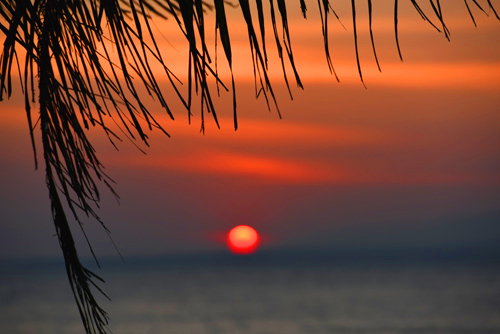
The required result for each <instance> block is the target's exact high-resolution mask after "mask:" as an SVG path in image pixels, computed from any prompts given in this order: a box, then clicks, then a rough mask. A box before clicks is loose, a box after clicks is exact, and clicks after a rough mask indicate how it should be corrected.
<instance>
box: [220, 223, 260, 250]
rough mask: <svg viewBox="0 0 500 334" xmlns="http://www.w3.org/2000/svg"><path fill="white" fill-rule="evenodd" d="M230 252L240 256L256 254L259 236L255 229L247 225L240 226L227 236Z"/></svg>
mask: <svg viewBox="0 0 500 334" xmlns="http://www.w3.org/2000/svg"><path fill="white" fill-rule="evenodd" d="M227 245H228V248H229V250H230V251H231V252H232V253H234V254H238V255H248V254H252V253H255V251H256V250H257V247H258V245H259V234H258V233H257V231H255V229H254V228H252V227H250V226H247V225H238V226H236V227H234V228H233V229H231V231H229V233H228V235H227Z"/></svg>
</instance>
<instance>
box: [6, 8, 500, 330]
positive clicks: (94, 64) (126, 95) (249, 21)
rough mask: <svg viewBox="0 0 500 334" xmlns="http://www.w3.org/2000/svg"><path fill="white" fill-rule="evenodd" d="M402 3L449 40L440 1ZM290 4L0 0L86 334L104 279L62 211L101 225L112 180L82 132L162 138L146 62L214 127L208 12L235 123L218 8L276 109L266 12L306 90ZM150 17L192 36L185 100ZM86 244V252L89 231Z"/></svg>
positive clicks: (98, 317)
mask: <svg viewBox="0 0 500 334" xmlns="http://www.w3.org/2000/svg"><path fill="white" fill-rule="evenodd" d="M366 1H367V5H368V10H369V13H368V14H369V20H368V22H367V24H368V26H369V31H370V38H371V47H372V50H373V54H374V56H375V59H376V63H377V66H378V67H379V69H380V66H379V61H378V58H377V54H376V47H375V42H374V34H373V31H372V1H371V0H366ZM408 1H410V3H411V4H412V5H413V7H414V8H415V10H416V11H417V12H418V14H420V16H421V17H422V19H423V20H425V21H426V22H427V23H429V24H431V25H432V26H433V27H434V28H435V29H436V30H437V31H439V32H441V33H443V34H444V36H445V37H446V38H448V39H449V30H448V28H447V26H446V23H445V21H444V18H443V17H444V16H443V11H442V7H441V4H440V1H439V0H430V4H431V8H432V12H431V13H425V12H424V11H423V10H422V8H421V6H420V5H419V3H418V2H417V1H416V0H408ZM291 4H292V2H291V1H287V2H285V0H276V1H275V0H270V1H269V5H268V6H267V7H265V6H264V5H263V1H262V0H255V2H252V1H249V0H238V1H236V0H235V1H234V2H231V1H225V0H214V1H208V0H207V1H204V0H86V1H83V0H68V1H62V0H0V30H1V35H2V38H3V40H4V43H3V50H2V54H1V58H0V100H3V99H4V98H5V97H10V96H11V94H12V92H13V86H12V81H13V80H15V79H16V77H17V76H18V77H19V80H20V81H21V89H22V92H23V94H24V100H25V110H26V114H27V120H28V123H29V128H30V136H31V142H32V145H33V150H34V151H35V163H36V164H37V165H38V162H37V154H36V149H37V148H36V145H35V142H36V141H35V138H34V131H35V127H36V126H39V128H40V129H41V137H42V141H41V143H42V156H43V164H44V168H45V173H46V184H47V188H48V191H49V197H50V203H51V209H52V217H53V221H54V224H55V228H56V231H57V236H58V239H59V244H60V247H61V250H62V252H63V255H64V260H65V263H66V271H67V275H68V279H69V283H70V286H71V289H72V291H73V294H74V296H75V300H76V303H77V306H78V309H79V311H80V315H81V319H82V322H83V325H84V327H85V331H86V332H87V333H105V332H106V325H107V322H108V316H107V314H106V312H105V311H104V310H103V309H102V308H101V307H100V306H99V305H98V303H97V301H96V300H95V298H94V295H93V289H94V288H95V289H97V290H98V291H100V292H101V293H103V292H102V291H101V290H100V288H99V287H98V285H97V283H96V281H102V279H101V278H100V277H98V276H97V275H96V274H95V273H93V272H91V271H90V270H88V269H87V268H85V267H84V266H83V265H82V264H81V263H80V260H79V257H78V253H77V249H76V247H75V243H74V240H73V232H72V228H71V227H70V220H71V219H70V218H68V213H69V215H70V216H72V218H73V219H74V220H75V221H76V222H77V223H78V224H79V226H80V228H81V230H82V231H83V233H84V234H85V230H84V228H83V224H82V222H81V220H80V215H85V216H89V217H93V218H95V220H97V221H98V222H99V223H100V224H101V225H102V226H103V228H104V229H105V231H106V232H107V233H109V231H108V230H107V229H106V227H105V225H104V223H103V222H102V221H101V220H100V218H99V216H98V214H97V213H96V209H97V208H98V207H99V200H100V195H99V187H100V186H99V184H100V182H102V183H104V185H106V186H107V187H108V188H109V189H111V191H112V192H113V193H114V191H113V188H112V186H111V185H112V183H113V180H112V179H111V178H110V177H109V176H107V175H106V174H105V173H104V170H103V166H102V165H101V163H100V161H99V159H98V157H97V155H96V152H95V150H94V148H93V146H92V144H91V142H90V141H89V139H88V138H87V134H86V132H85V131H86V130H88V129H89V128H90V127H91V126H92V127H99V128H102V129H103V130H104V131H105V133H106V134H107V136H108V138H109V140H110V142H111V143H112V145H114V146H116V143H117V142H118V141H121V137H120V135H118V134H117V133H115V132H116V131H115V130H112V129H114V127H111V126H108V124H109V122H112V123H113V124H115V123H116V124H119V125H120V127H119V128H120V129H121V130H122V131H123V133H124V135H125V136H127V137H129V138H131V139H138V140H141V141H142V142H144V143H145V144H146V145H148V136H147V134H146V130H148V131H149V130H152V129H153V128H156V129H159V130H160V131H163V132H164V133H165V134H166V135H168V133H167V131H166V130H165V129H164V128H163V127H162V125H160V124H159V123H158V122H157V120H156V119H155V117H154V115H152V114H151V113H150V112H149V111H148V109H147V108H146V107H145V105H144V101H143V97H141V95H140V94H139V89H145V90H146V91H147V92H148V94H149V95H151V96H153V97H154V98H155V99H156V100H157V101H158V103H159V104H160V105H161V106H162V107H163V108H164V109H165V112H166V113H167V114H168V115H169V116H170V117H171V118H172V119H173V118H174V115H173V111H172V109H171V107H170V106H169V102H168V101H167V99H166V98H165V97H164V95H163V93H162V90H161V89H160V87H159V85H158V78H159V76H160V75H159V74H158V73H154V72H153V70H152V64H153V63H156V64H160V65H161V67H162V68H163V73H162V74H161V76H162V77H163V78H167V80H168V82H169V84H170V86H171V88H172V89H173V91H174V92H175V94H176V96H177V98H178V100H179V101H180V102H181V104H182V105H183V106H184V108H185V109H186V110H187V112H188V114H189V115H192V112H193V108H194V107H193V103H192V101H193V96H194V95H195V94H196V96H197V97H198V98H199V101H200V103H199V104H197V106H198V107H196V108H198V110H197V111H198V112H200V114H201V120H202V121H201V122H202V123H201V128H202V130H203V129H204V122H205V117H204V115H205V114H206V113H209V114H210V115H211V117H212V118H213V120H214V121H215V122H216V124H217V125H218V119H217V110H216V109H215V107H214V103H213V99H212V96H213V92H212V91H211V89H210V83H211V82H215V83H217V85H218V87H219V85H220V86H222V87H223V88H224V89H226V90H229V89H228V88H226V86H225V85H224V83H223V82H222V81H221V80H220V79H219V77H218V75H217V69H216V68H214V66H213V65H212V59H211V57H212V54H211V53H210V52H209V50H208V46H207V42H206V37H205V30H206V29H207V28H210V29H213V28H214V27H207V23H206V21H205V17H206V15H215V29H216V32H217V35H218V38H219V40H220V41H221V43H222V49H223V51H224V54H225V58H226V61H227V64H228V66H229V68H230V72H231V81H232V82H231V87H232V88H231V89H230V90H231V91H232V99H233V112H234V127H235V129H236V128H237V127H238V122H237V112H236V110H237V103H236V102H237V101H236V93H235V80H234V76H233V65H232V64H233V55H232V47H231V39H230V34H229V30H228V15H227V14H226V13H227V11H228V10H239V11H240V12H241V14H242V16H243V19H244V22H245V24H246V28H247V32H248V43H249V45H250V52H251V57H252V61H253V70H254V74H255V82H256V85H257V95H260V96H263V98H264V99H265V100H266V102H267V105H268V107H269V108H270V107H271V106H274V107H275V108H276V109H277V110H278V113H279V108H278V103H277V99H276V95H275V93H274V91H273V88H272V84H271V80H270V77H269V75H268V53H267V47H266V30H265V27H266V22H267V21H268V20H270V21H271V23H272V33H271V35H272V37H273V38H272V39H273V41H274V44H275V46H276V48H277V50H278V57H279V60H280V63H281V66H282V72H283V78H284V81H285V83H286V86H287V88H288V91H289V92H290V94H291V90H290V84H289V78H288V75H289V74H290V73H287V71H286V68H291V71H292V76H293V79H294V80H295V82H296V84H297V85H298V87H301V88H303V85H302V82H301V79H300V76H299V73H298V71H297V69H296V66H295V61H294V57H293V49H292V44H291V36H290V32H289V21H288V15H287V8H289V6H290V5H291ZM350 4H351V8H352V20H353V28H354V29H353V37H354V47H355V50H356V60H357V68H358V72H359V77H360V79H361V81H363V73H362V69H361V64H360V60H359V54H358V39H357V27H358V25H359V24H360V22H358V21H359V20H358V18H357V12H356V1H355V0H351V3H350ZM293 5H294V6H295V5H300V8H301V11H302V14H303V16H304V18H306V17H307V11H308V10H309V8H308V7H307V6H312V5H311V3H309V2H308V3H306V1H304V0H300V3H298V4H296V3H295V2H293ZM313 5H314V6H315V7H316V8H317V10H318V11H319V13H320V17H321V26H322V29H321V32H319V33H321V34H322V35H323V37H324V39H323V40H324V50H325V55H326V62H327V64H328V68H329V70H330V72H331V73H332V74H333V75H334V76H335V77H337V74H336V72H335V69H334V64H333V61H332V58H331V56H330V51H329V35H328V32H329V26H328V23H329V20H330V19H331V17H332V16H333V17H337V18H338V16H337V14H336V12H335V10H334V8H333V3H332V2H331V1H328V0H318V1H317V4H313ZM398 6H399V1H398V0H395V1H394V33H395V34H394V37H395V40H396V43H397V51H398V53H399V56H400V57H401V59H402V53H401V50H400V47H399V37H398ZM464 6H465V7H466V8H467V10H468V13H469V15H470V18H471V20H472V22H473V23H474V24H475V19H474V16H473V14H472V11H471V9H470V8H471V6H476V7H477V8H479V9H480V10H481V11H483V12H484V13H485V14H486V13H487V12H490V13H493V15H494V16H495V17H496V18H497V19H500V18H499V16H498V13H497V12H496V10H495V8H494V6H493V5H492V3H491V1H490V0H486V1H485V2H484V4H483V6H481V5H480V4H479V3H478V2H477V1H475V0H472V2H469V1H467V0H464ZM264 8H268V9H266V10H265V9H264ZM254 16H256V18H255V17H254ZM155 17H157V18H159V19H163V18H169V19H174V20H175V22H176V23H177V25H178V28H179V29H180V31H181V32H182V34H183V36H184V37H185V39H186V40H187V42H188V45H189V46H188V47H189V56H188V57H189V67H188V72H189V73H188V79H187V96H185V95H186V94H185V93H183V91H181V89H180V88H179V86H180V84H181V82H180V80H179V79H178V78H177V77H176V76H175V74H174V70H173V69H170V68H169V67H168V64H167V63H166V61H164V58H163V57H162V54H161V52H160V48H159V46H158V45H157V43H156V40H155V34H154V33H153V29H152V26H151V23H152V20H153V18H155ZM146 41H150V42H146ZM21 57H22V58H24V59H22V58H21ZM337 79H338V78H337ZM193 93H195V94H193ZM36 101H38V105H39V107H38V110H36V111H35V110H33V107H34V104H35V102H36ZM115 195H116V194H115ZM116 196H118V195H116ZM87 242H88V244H89V247H90V249H91V250H92V247H91V245H90V241H89V240H88V239H87ZM92 254H93V251H92ZM94 257H95V255H94ZM96 261H97V259H96Z"/></svg>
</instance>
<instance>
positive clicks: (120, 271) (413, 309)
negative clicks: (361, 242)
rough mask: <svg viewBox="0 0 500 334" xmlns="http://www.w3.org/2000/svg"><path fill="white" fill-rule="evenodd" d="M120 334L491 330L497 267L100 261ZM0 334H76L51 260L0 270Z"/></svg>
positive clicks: (61, 274) (496, 315)
mask: <svg viewBox="0 0 500 334" xmlns="http://www.w3.org/2000/svg"><path fill="white" fill-rule="evenodd" d="M102 265H103V268H104V269H103V271H102V272H101V274H102V276H104V277H105V278H106V281H107V283H106V284H105V285H104V290H105V291H106V292H107V293H108V295H109V296H110V297H111V299H112V301H111V302H108V301H106V300H104V299H101V300H102V304H103V306H104V308H105V309H106V310H107V311H108V313H109V315H110V317H111V322H110V325H109V329H110V330H111V331H112V332H113V333H115V334H128V333H160V334H162V333H169V334H176V333H190V334H197V333H200V334H204V333H214V334H215V333H218V334H219V333H220V334H224V333H228V334H229V333H231V334H244V333H262V334H265V333H286V334H293V333H308V334H309V333H311V334H314V333H339V334H343V333H370V334H382V333H383V334H389V333H429V334H433V333H436V334H437V333H440V334H441V333H450V334H451V333H471V334H473V333H478V334H481V333H484V334H485V333H491V334H493V333H500V265H499V264H498V263H495V262H489V263H474V262H473V261H472V262H471V261H469V262H467V263H464V262H457V261H446V260H442V261H433V262H431V263H429V262H427V261H388V262H387V261H385V262H384V261H378V262H377V261H336V260H331V259H330V260H326V259H321V258H319V259H318V258H315V259H311V260H310V261H309V260H307V259H297V260H296V261H295V260H294V257H293V256H291V257H290V256H289V257H288V258H286V259H285V258H280V257H279V256H276V257H274V258H271V259H267V260H266V259H265V257H261V258H233V257H228V256H215V257H211V258H207V257H198V258H197V257H186V258H179V257H177V258H170V259H169V258H163V259H140V260H139V259H138V260H127V262H125V263H118V262H113V261H111V262H105V263H103V264H102ZM0 333H40V334H42V333H43V334H45V333H47V334H48V333H69V334H71V333H83V327H82V326H81V322H80V319H79V315H78V312H77V309H76V306H75V304H74V301H73V297H72V295H71V293H70V288H69V286H68V284H67V279H66V276H65V271H64V268H63V267H62V264H61V263H53V264H51V263H48V262H47V263H45V264H44V263H40V264H39V265H32V264H27V263H24V264H22V263H21V264H19V263H18V264H14V263H6V264H3V265H2V269H1V276H0Z"/></svg>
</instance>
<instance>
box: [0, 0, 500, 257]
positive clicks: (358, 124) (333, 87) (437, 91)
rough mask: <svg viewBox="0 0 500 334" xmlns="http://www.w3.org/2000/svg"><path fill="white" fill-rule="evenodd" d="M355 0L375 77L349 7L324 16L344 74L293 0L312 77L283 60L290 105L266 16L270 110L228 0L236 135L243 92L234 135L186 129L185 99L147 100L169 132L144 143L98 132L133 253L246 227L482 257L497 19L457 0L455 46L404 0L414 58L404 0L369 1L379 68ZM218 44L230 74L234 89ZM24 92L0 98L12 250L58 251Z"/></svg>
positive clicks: (490, 221)
mask: <svg viewBox="0 0 500 334" xmlns="http://www.w3.org/2000/svg"><path fill="white" fill-rule="evenodd" d="M297 3H298V2H297ZM358 3H359V5H358V8H357V11H358V13H357V14H358V18H359V21H358V22H359V23H358V38H359V47H360V49H359V51H360V60H361V66H362V70H363V78H364V83H365V85H366V88H365V87H364V86H363V84H362V83H361V81H360V78H359V75H358V72H357V67H356V60H355V53H354V52H355V51H354V41H353V34H352V33H353V28H352V20H351V12H350V2H348V1H343V2H338V4H337V5H336V6H337V7H334V9H336V11H337V13H338V14H339V16H340V19H341V23H339V22H338V21H336V20H334V19H331V21H330V22H329V24H330V48H331V52H332V60H333V64H334V67H335V70H336V72H337V74H338V76H339V79H340V82H337V81H336V80H335V77H334V76H332V75H331V74H330V73H329V71H328V66H327V63H326V58H325V55H324V49H323V39H322V35H321V23H320V22H321V21H320V18H319V16H318V12H317V9H316V7H315V2H309V10H308V12H307V13H308V19H307V20H304V19H303V18H302V17H301V13H300V8H299V7H298V5H297V6H295V7H294V6H290V7H289V15H290V18H289V19H290V22H289V25H290V33H291V38H292V48H293V51H294V57H295V62H296V64H297V70H298V72H299V75H300V76H301V78H302V80H303V83H304V88H305V89H304V90H301V89H299V88H297V87H296V85H295V83H294V82H293V76H292V74H291V72H290V68H289V67H287V70H288V74H289V79H290V82H291V85H290V86H291V88H292V95H293V100H291V99H290V97H289V95H288V92H287V90H286V87H285V85H284V82H283V78H282V73H281V66H280V64H279V61H278V59H277V54H276V50H275V48H273V47H272V41H273V39H272V38H273V36H272V35H271V27H270V26H268V27H267V28H268V29H267V31H268V40H267V42H268V46H269V56H270V59H271V60H270V76H271V79H272V84H273V87H274V89H275V92H276V96H277V100H278V106H279V110H280V112H281V116H282V117H281V119H280V117H279V115H278V112H277V110H276V108H273V107H271V110H270V111H269V110H268V109H267V107H266V104H265V101H264V100H263V99H262V98H259V99H256V98H255V91H254V84H253V77H252V75H253V72H252V66H251V58H250V52H249V45H248V41H247V40H246V38H247V37H246V31H245V27H244V25H243V21H242V19H241V17H240V16H239V15H240V14H239V13H238V11H237V10H231V9H229V8H228V12H229V14H228V15H229V16H230V18H229V22H228V25H229V31H230V34H231V38H232V45H233V57H234V65H233V66H234V74H235V79H236V91H237V103H238V119H239V129H238V130H237V131H234V128H233V126H232V124H233V119H232V105H231V104H232V100H231V98H232V96H231V93H222V94H221V97H220V98H219V99H217V100H216V101H215V102H216V108H217V111H218V117H219V120H220V124H221V129H217V127H216V125H215V123H214V122H213V121H211V119H210V117H207V120H206V121H207V124H206V131H205V134H201V133H200V117H199V115H197V114H196V113H195V115H194V117H193V119H192V121H191V124H189V123H188V117H187V112H186V111H185V110H182V108H180V107H179V106H178V105H177V107H176V108H175V110H176V111H175V112H174V116H175V118H176V119H175V121H172V120H170V119H169V118H168V117H167V115H166V114H165V113H164V112H162V110H161V108H160V107H159V106H158V105H157V104H155V103H154V102H148V108H149V110H150V111H151V112H152V113H154V114H155V115H157V117H158V120H159V121H160V122H161V124H162V125H163V126H164V127H165V129H166V130H167V131H168V132H169V134H170V135H171V138H168V137H166V136H165V135H164V134H162V133H161V132H160V131H153V132H151V133H149V134H148V135H149V136H150V144H151V147H146V146H145V145H143V144H141V143H137V145H139V146H140V147H141V149H143V150H144V151H145V152H146V153H147V154H143V153H141V152H140V151H139V150H138V149H137V148H136V147H135V146H134V145H133V144H131V143H130V142H129V141H127V140H124V142H123V143H120V144H119V151H116V150H115V149H114V147H113V146H112V145H111V144H110V143H109V141H107V139H106V137H105V136H104V134H103V133H102V130H100V129H97V128H95V129H91V131H89V133H88V135H89V138H90V139H91V141H92V142H93V144H94V146H95V147H96V149H97V153H98V156H99V157H100V159H101V162H102V163H103V164H104V166H105V167H106V172H107V173H108V175H110V176H111V177H112V178H113V179H114V180H115V181H116V182H117V184H116V185H115V190H116V191H117V193H118V194H119V195H120V200H119V203H118V201H116V200H115V198H114V197H113V196H112V194H111V193H110V192H109V191H108V190H107V189H106V188H105V186H104V185H102V187H101V190H102V191H101V193H102V195H103V200H102V203H101V209H100V210H99V214H100V216H101V218H102V219H103V221H104V222H105V224H106V226H107V227H108V228H109V229H110V230H111V235H112V237H113V240H114V242H115V243H116V245H117V247H118V248H119V250H120V252H121V253H122V254H123V255H124V256H125V257H133V256H150V255H162V254H184V253H193V252H194V253H203V252H217V251H225V250H226V245H225V235H226V233H227V232H228V231H229V230H230V229H231V228H232V227H233V226H235V225H239V224H246V225H250V226H253V227H254V228H255V229H256V230H257V231H259V233H260V235H261V247H260V250H259V251H261V252H265V251H266V250H267V251H270V250H319V251H325V252H335V251H336V250H338V249H341V248H351V249H365V250H371V249H389V250H392V251H394V252H398V251H402V250H405V249H410V248H426V249H445V250H455V249H466V250H470V251H471V252H473V251H474V250H478V249H483V248H486V249H487V248H488V247H494V246H495V245H497V244H498V242H499V241H500V204H499V203H500V202H499V201H498V198H500V131H499V125H500V107H499V106H500V22H499V21H498V20H496V19H495V18H494V16H493V15H492V14H491V13H490V14H491V15H490V16H489V17H486V15H484V14H482V13H481V12H480V11H479V10H477V9H476V8H472V10H473V13H474V15H475V19H476V23H477V28H475V27H474V25H473V23H472V21H471V20H470V17H469V16H468V13H467V10H466V8H465V6H464V5H463V3H462V2H452V1H448V2H446V3H443V11H444V15H445V20H446V22H447V23H448V28H449V30H450V32H451V35H450V38H451V41H450V42H448V41H447V40H446V39H445V37H444V35H443V34H440V33H438V32H437V31H435V30H434V29H433V28H432V27H431V26H430V25H429V24H427V23H426V22H424V21H423V20H422V19H421V18H420V16H419V15H418V14H417V13H416V12H415V10H414V9H412V8H411V7H410V6H411V5H410V4H409V2H408V3H406V2H402V3H401V4H400V6H401V7H400V10H401V13H400V18H399V41H400V46H401V51H402V54H403V58H404V61H403V62H401V61H400V59H399V57H398V53H397V48H396V43H395V39H394V30H393V24H394V22H393V16H392V15H393V8H392V7H391V6H392V5H388V4H387V2H381V3H374V21H373V31H374V34H375V43H376V47H377V55H378V59H379V61H380V65H381V69H382V72H379V71H378V69H377V67H376V63H375V61H374V57H373V53H372V51H371V44H370V39H369V31H368V29H367V15H366V13H367V8H366V4H361V2H359V1H358ZM494 4H495V2H494ZM348 5H349V6H348ZM497 6H498V7H500V3H499V4H498V5H497ZM424 7H425V6H424ZM427 10H428V8H427ZM429 13H430V12H429ZM212 21H213V20H212ZM212 21H210V19H208V22H209V24H210V23H211V22H212ZM434 21H436V20H435V19H434ZM155 23H156V25H157V27H158V29H159V30H160V31H161V33H162V34H163V36H166V37H165V38H159V43H160V48H161V49H162V52H164V55H165V59H166V61H167V62H168V64H169V66H170V68H172V69H174V71H175V72H176V74H178V76H179V78H181V79H185V78H186V76H185V73H186V68H185V64H186V59H187V49H186V48H185V43H184V42H183V41H182V37H181V36H179V35H178V34H173V33H171V31H172V29H174V30H175V22H173V20H168V21H167V22H162V21H158V20H157V21H155ZM344 27H345V29H344ZM207 33H208V35H209V38H211V39H212V40H213V32H207ZM219 47H220V45H219ZM219 52H220V53H219V67H220V68H219V70H220V73H221V77H222V78H223V79H224V80H225V81H226V82H227V83H228V84H230V77H229V72H228V68H227V64H225V63H224V62H223V54H222V53H221V50H219ZM287 66H288V65H287ZM157 70H158V71H159V68H158V69H157ZM162 80H164V78H163V79H162ZM163 84H164V86H165V87H167V84H166V83H165V80H164V81H163ZM166 89H167V88H166ZM21 101H22V97H21V95H20V94H19V93H18V94H17V95H15V96H13V97H12V98H11V100H9V101H3V102H2V103H1V104H0V115H1V117H2V122H1V123H0V159H1V161H0V184H1V185H2V186H1V188H0V219H1V224H0V259H16V258H29V257H51V256H60V250H59V248H58V241H57V239H56V237H55V236H54V234H55V229H54V226H53V223H52V220H51V213H50V204H49V199H48V192H47V189H46V186H45V183H44V180H45V177H44V171H43V168H39V169H38V170H35V168H34V159H33V151H32V149H31V144H30V139H29V133H28V126H27V122H26V119H25V113H24V110H23V105H22V102H21ZM173 105H174V106H176V104H175V102H173ZM195 110H196V109H195ZM35 134H36V135H38V136H40V132H39V131H38V132H36V133H35ZM39 147H40V145H39ZM38 156H39V158H41V155H40V151H39V152H38ZM72 226H73V231H74V234H75V237H76V240H77V244H78V247H79V252H80V254H82V255H83V256H88V255H90V253H89V251H88V247H87V246H86V244H85V242H84V239H83V238H82V233H81V232H80V231H79V228H78V226H77V224H76V223H74V224H73V225H72ZM85 228H86V231H87V232H88V234H89V236H90V240H91V242H92V244H93V246H94V250H95V251H96V255H97V256H98V257H99V256H104V257H106V256H110V257H117V256H118V255H117V253H116V251H115V249H114V247H113V245H112V243H111V242H110V240H109V238H108V236H107V235H106V233H105V232H104V231H103V229H102V228H101V227H100V225H99V224H98V223H97V222H96V221H93V220H88V221H85Z"/></svg>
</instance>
